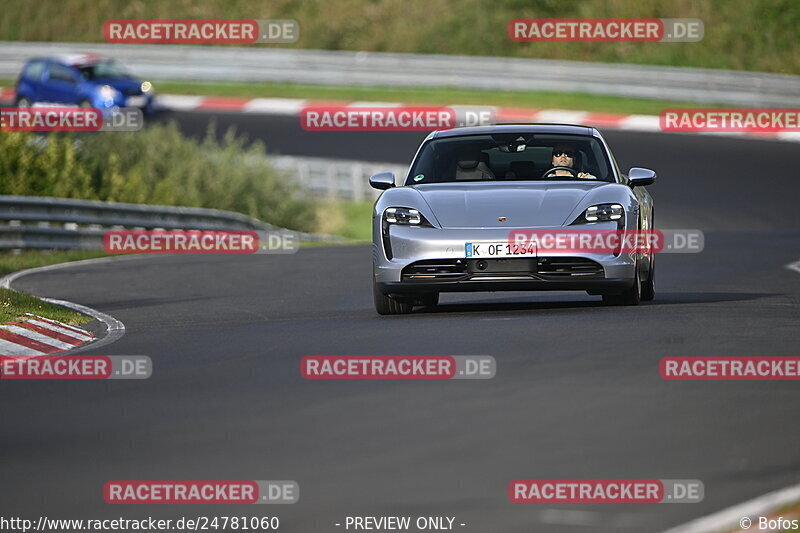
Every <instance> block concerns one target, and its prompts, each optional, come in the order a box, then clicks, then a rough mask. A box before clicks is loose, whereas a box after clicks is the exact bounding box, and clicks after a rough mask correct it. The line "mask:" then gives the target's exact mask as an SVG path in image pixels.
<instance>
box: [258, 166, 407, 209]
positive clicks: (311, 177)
mask: <svg viewBox="0 0 800 533" xmlns="http://www.w3.org/2000/svg"><path fill="white" fill-rule="evenodd" d="M269 163H270V165H272V166H274V167H275V168H277V169H278V170H282V171H284V172H285V174H286V175H287V176H289V178H290V179H293V180H295V181H296V182H297V183H298V185H300V188H301V189H302V190H303V192H304V193H305V194H307V195H309V196H313V197H315V198H325V199H328V200H346V201H351V202H366V201H374V200H375V199H376V198H377V197H378V196H380V193H381V191H378V190H376V189H373V188H372V187H370V185H369V177H370V176H371V175H373V174H377V173H378V172H386V171H388V172H394V174H395V178H396V181H397V182H400V181H401V180H402V179H403V178H404V177H405V174H406V172H407V171H408V166H404V165H398V164H396V163H372V162H367V161H350V160H346V159H325V158H315V157H292V156H270V157H269Z"/></svg>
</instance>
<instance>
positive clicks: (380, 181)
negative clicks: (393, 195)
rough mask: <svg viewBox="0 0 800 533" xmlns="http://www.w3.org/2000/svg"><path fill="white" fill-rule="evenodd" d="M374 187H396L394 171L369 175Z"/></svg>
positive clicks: (383, 188)
mask: <svg viewBox="0 0 800 533" xmlns="http://www.w3.org/2000/svg"><path fill="white" fill-rule="evenodd" d="M369 184H370V186H371V187H372V188H373V189H379V190H385V189H391V188H392V187H394V172H379V173H377V174H373V175H372V176H370V177H369Z"/></svg>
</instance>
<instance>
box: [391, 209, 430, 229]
mask: <svg viewBox="0 0 800 533" xmlns="http://www.w3.org/2000/svg"><path fill="white" fill-rule="evenodd" d="M383 220H384V221H386V222H387V223H389V224H399V225H402V226H421V225H422V224H423V222H427V220H425V217H424V216H422V213H420V212H419V211H418V210H417V209H412V208H410V207H387V208H386V210H385V211H384V212H383Z"/></svg>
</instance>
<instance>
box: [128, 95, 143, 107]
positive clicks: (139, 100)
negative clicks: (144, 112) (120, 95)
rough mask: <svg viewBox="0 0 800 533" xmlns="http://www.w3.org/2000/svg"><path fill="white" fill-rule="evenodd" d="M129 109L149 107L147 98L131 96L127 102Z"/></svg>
mask: <svg viewBox="0 0 800 533" xmlns="http://www.w3.org/2000/svg"><path fill="white" fill-rule="evenodd" d="M126 104H127V106H128V107H144V106H146V105H147V97H146V96H130V97H128V101H127V102H126Z"/></svg>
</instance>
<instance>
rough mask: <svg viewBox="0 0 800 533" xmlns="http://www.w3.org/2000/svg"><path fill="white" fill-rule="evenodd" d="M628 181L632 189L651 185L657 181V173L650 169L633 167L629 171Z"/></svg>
mask: <svg viewBox="0 0 800 533" xmlns="http://www.w3.org/2000/svg"><path fill="white" fill-rule="evenodd" d="M628 181H630V183H631V187H642V186H644V185H651V184H653V183H655V181H656V171H655V170H650V169H649V168H639V167H633V168H632V169H630V170H629V171H628Z"/></svg>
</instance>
